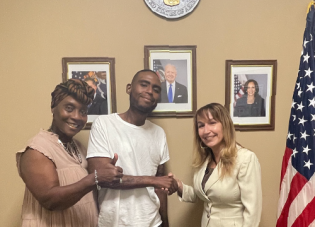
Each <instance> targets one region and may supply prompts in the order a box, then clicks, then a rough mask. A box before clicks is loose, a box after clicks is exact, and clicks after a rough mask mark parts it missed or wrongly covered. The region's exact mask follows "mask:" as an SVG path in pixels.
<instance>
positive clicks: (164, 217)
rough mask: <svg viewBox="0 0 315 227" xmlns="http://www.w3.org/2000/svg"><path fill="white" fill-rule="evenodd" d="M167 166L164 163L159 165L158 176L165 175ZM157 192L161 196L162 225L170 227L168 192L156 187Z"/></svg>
mask: <svg viewBox="0 0 315 227" xmlns="http://www.w3.org/2000/svg"><path fill="white" fill-rule="evenodd" d="M164 169H165V167H164V164H162V165H159V166H158V169H157V172H156V176H157V177H159V176H164V172H165V170H164ZM155 193H156V195H157V196H158V197H159V200H160V210H159V212H160V215H161V219H162V227H168V226H169V224H168V215H167V194H166V193H165V191H164V190H163V189H159V188H156V189H155Z"/></svg>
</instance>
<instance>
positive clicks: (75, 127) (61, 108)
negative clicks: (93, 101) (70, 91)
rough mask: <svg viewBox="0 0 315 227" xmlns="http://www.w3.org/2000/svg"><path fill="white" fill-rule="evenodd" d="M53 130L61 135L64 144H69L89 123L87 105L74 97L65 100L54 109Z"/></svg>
mask: <svg viewBox="0 0 315 227" xmlns="http://www.w3.org/2000/svg"><path fill="white" fill-rule="evenodd" d="M52 113H53V122H52V125H51V129H52V131H53V132H54V133H56V134H58V135H59V139H60V140H61V141H62V142H68V141H70V140H71V139H72V137H73V136H75V135H76V134H77V133H78V132H80V131H81V129H82V128H83V127H84V125H85V123H86V121H87V105H85V104H82V103H80V102H78V101H77V100H76V99H74V98H73V97H72V96H67V97H66V98H64V99H63V100H62V101H61V102H60V103H59V104H58V105H57V106H56V107H55V108H53V109H52Z"/></svg>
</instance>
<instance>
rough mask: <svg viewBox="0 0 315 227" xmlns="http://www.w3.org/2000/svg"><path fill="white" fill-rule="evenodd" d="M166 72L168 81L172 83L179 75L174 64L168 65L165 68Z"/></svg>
mask: <svg viewBox="0 0 315 227" xmlns="http://www.w3.org/2000/svg"><path fill="white" fill-rule="evenodd" d="M164 73H165V79H166V80H167V82H169V83H170V84H171V83H173V82H174V81H175V78H176V76H177V71H176V68H175V66H174V65H170V64H168V65H166V66H165V68H164Z"/></svg>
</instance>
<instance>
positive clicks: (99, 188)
mask: <svg viewBox="0 0 315 227" xmlns="http://www.w3.org/2000/svg"><path fill="white" fill-rule="evenodd" d="M94 174H95V184H96V188H97V190H98V191H99V190H101V186H99V185H98V180H97V171H96V170H95V172H94Z"/></svg>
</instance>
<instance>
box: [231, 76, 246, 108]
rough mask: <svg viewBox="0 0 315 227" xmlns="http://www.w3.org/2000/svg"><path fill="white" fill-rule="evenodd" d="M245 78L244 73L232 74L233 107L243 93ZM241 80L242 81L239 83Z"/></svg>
mask: <svg viewBox="0 0 315 227" xmlns="http://www.w3.org/2000/svg"><path fill="white" fill-rule="evenodd" d="M246 80H247V78H246V75H238V74H234V107H235V105H236V100H238V99H239V98H241V97H242V96H243V95H244V84H245V82H246ZM241 81H242V82H243V83H241Z"/></svg>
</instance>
